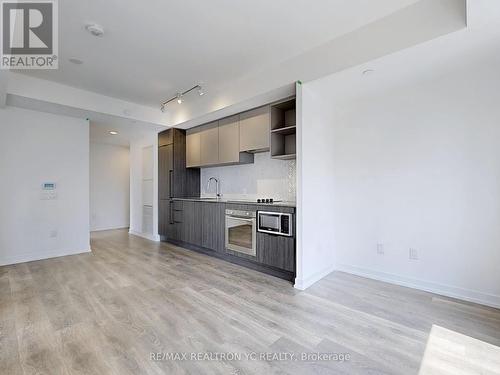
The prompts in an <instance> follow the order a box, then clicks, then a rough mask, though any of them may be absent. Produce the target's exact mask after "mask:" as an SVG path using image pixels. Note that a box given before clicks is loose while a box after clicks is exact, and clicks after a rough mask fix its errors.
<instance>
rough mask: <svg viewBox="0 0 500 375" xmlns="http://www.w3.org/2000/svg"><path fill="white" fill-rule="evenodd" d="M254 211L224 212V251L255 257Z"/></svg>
mask: <svg viewBox="0 0 500 375" xmlns="http://www.w3.org/2000/svg"><path fill="white" fill-rule="evenodd" d="M256 227H257V226H256V214H255V211H239V210H226V249H228V250H232V251H236V252H238V253H243V254H246V255H251V256H255V255H256V248H257V247H256Z"/></svg>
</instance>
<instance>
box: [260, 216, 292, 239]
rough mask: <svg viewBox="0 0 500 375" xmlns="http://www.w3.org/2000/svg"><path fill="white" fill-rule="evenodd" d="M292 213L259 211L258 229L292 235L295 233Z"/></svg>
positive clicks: (281, 234) (264, 231) (280, 234)
mask: <svg viewBox="0 0 500 375" xmlns="http://www.w3.org/2000/svg"><path fill="white" fill-rule="evenodd" d="M292 218H293V215H292V214H287V213H282V212H266V211H257V219H258V224H257V230H258V231H259V232H263V233H270V234H277V235H279V236H287V237H291V236H292V235H293V231H292V227H293V223H292Z"/></svg>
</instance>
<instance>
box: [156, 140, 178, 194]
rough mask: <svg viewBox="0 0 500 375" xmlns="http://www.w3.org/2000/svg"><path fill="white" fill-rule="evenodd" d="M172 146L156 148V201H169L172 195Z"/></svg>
mask: <svg viewBox="0 0 500 375" xmlns="http://www.w3.org/2000/svg"><path fill="white" fill-rule="evenodd" d="M173 173H174V146H173V144H169V145H165V146H162V147H159V148H158V199H160V200H162V199H170V198H172V193H173V186H172V183H173V178H174V176H173Z"/></svg>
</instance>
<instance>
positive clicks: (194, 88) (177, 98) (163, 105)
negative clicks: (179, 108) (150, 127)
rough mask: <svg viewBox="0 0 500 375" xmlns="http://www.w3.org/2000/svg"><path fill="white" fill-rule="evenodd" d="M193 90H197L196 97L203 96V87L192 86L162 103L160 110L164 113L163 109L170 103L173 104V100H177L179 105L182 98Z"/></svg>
mask: <svg viewBox="0 0 500 375" xmlns="http://www.w3.org/2000/svg"><path fill="white" fill-rule="evenodd" d="M193 90H197V91H198V95H199V96H203V95H205V91H204V90H203V87H201V85H196V86H193V87H191V88H190V89H189V90H186V91H184V92H178V93H177V94H176V95H175V96H174V97H173V98H170V99H168V100H166V101H164V102H163V103H161V104H160V109H161V111H162V112H165V107H166V105H167V104H168V103H170V102H173V101H174V100H177V103H179V104H182V102H183V101H184V99H183V98H184V96H185V95H186V94H188V93H190V92H191V91H193Z"/></svg>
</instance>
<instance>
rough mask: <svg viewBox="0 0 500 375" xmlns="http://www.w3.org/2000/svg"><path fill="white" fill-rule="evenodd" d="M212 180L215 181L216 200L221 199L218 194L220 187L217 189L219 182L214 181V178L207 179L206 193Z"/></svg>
mask: <svg viewBox="0 0 500 375" xmlns="http://www.w3.org/2000/svg"><path fill="white" fill-rule="evenodd" d="M212 180H214V181H215V189H216V190H215V191H216V196H217V198H220V197H221V194H220V190H219V189H220V187H219V180H218V179H216V178H215V177H210V178H209V179H208V182H207V191H208V189H210V182H211V181H212Z"/></svg>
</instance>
